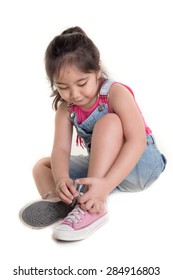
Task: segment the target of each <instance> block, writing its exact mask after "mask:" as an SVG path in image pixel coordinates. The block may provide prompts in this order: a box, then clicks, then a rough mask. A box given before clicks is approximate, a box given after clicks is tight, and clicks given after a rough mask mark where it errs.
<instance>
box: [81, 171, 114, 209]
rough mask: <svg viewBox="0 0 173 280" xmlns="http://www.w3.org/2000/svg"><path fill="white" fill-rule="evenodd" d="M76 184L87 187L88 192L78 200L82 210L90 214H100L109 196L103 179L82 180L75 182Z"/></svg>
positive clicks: (90, 178)
mask: <svg viewBox="0 0 173 280" xmlns="http://www.w3.org/2000/svg"><path fill="white" fill-rule="evenodd" d="M76 183H77V184H83V185H88V186H89V188H88V191H87V192H86V193H85V194H83V195H82V196H81V197H79V198H78V202H79V203H80V205H81V208H82V209H83V210H88V211H89V212H90V213H101V212H102V211H103V210H104V208H105V200H106V198H107V196H108V194H109V192H108V190H107V182H106V180H105V178H96V177H89V178H82V179H77V180H76Z"/></svg>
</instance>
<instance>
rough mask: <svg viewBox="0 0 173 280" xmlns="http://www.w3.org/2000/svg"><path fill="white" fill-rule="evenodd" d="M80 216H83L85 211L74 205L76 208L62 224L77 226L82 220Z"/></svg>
mask: <svg viewBox="0 0 173 280" xmlns="http://www.w3.org/2000/svg"><path fill="white" fill-rule="evenodd" d="M82 216H85V211H83V210H82V209H81V208H80V206H79V205H76V207H75V208H74V209H73V210H72V211H71V212H70V213H69V214H68V215H67V217H66V218H65V219H64V222H74V223H76V224H77V223H79V221H81V220H82Z"/></svg>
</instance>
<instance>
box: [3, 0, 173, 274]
mask: <svg viewBox="0 0 173 280" xmlns="http://www.w3.org/2000/svg"><path fill="white" fill-rule="evenodd" d="M171 2H172V1H171V0H170V1H169V0H164V1H161V0H157V1H156V0H145V1H144V0H143V1H139V0H130V1H128V0H119V1H118V0H107V1H102V0H100V1H97V0H95V1H93V0H87V1H80V0H73V1H71V0H63V1H59V0H42V1H35V0H28V1H27V0H25V1H22V0H16V1H12V0H11V1H10V0H4V1H1V2H0V39H1V42H0V80H1V82H0V90H1V93H0V98H1V102H0V131H1V136H0V141H1V145H0V156H1V161H0V163H1V175H0V176H1V203H0V210H1V211H0V213H1V240H0V242H1V243H2V244H1V247H0V248H1V249H0V254H1V255H2V256H1V262H2V265H1V267H2V268H1V275H3V276H4V278H3V279H13V278H15V276H13V269H14V268H17V267H18V266H19V265H20V266H21V267H22V268H30V267H31V266H32V267H35V266H36V267H38V268H52V267H54V266H56V267H59V268H66V267H67V266H68V265H70V266H71V267H74V268H97V269H98V270H101V269H103V271H104V272H103V273H102V274H100V275H99V276H95V279H96V278H97V279H105V274H106V267H108V266H112V267H113V266H118V267H121V266H130V267H132V266H135V267H136V268H137V267H140V266H141V267H142V266H154V267H155V266H160V267H161V275H160V276H156V277H154V276H152V279H171V276H172V272H171V266H172V262H171V259H172V249H173V246H172V245H173V243H172V236H173V232H172V228H171V226H172V213H173V206H172V194H173V190H172V180H171V175H172V174H171V168H172V167H171V166H172V119H173V113H172V111H173V110H172V94H173V87H172V74H173V54H172V50H173V40H172V33H173V30H172V26H173V17H172V14H173V8H172V5H171V4H172V3H171ZM75 25H79V26H81V27H82V28H83V29H84V30H85V31H86V33H87V34H88V36H89V37H90V38H91V39H93V41H94V42H95V44H96V45H97V46H98V48H99V49H100V52H101V58H102V62H103V64H104V66H105V68H106V69H107V71H108V74H109V75H110V76H111V77H112V78H114V79H115V80H117V81H120V82H123V83H125V84H127V85H129V86H130V87H131V88H132V89H133V91H134V92H135V96H136V99H137V102H138V103H139V105H140V108H141V110H142V112H143V114H144V116H145V119H146V121H147V123H148V124H149V126H150V127H151V128H152V130H153V133H154V135H155V137H156V140H157V144H158V146H159V148H160V149H161V151H162V152H163V153H164V154H165V155H166V157H167V159H168V166H167V168H166V171H165V172H164V173H163V174H162V175H161V177H160V179H159V180H158V181H157V182H156V183H154V185H153V186H152V187H151V188H149V189H148V190H146V191H144V192H142V193H134V194H113V195H111V196H110V197H109V199H108V208H109V213H110V221H109V223H108V224H107V225H106V226H104V227H103V228H101V229H100V230H99V231H97V232H96V233H95V234H94V235H93V236H91V237H90V238H88V239H86V240H84V241H81V242H74V243H63V242H55V241H54V240H53V239H52V237H51V235H52V229H53V227H50V228H47V229H44V230H32V229H30V228H27V227H25V226H24V225H23V224H22V223H21V222H20V220H19V219H18V211H19V209H20V208H21V207H23V205H25V204H26V203H28V202H30V201H32V200H36V199H39V195H38V192H37V190H36V188H35V185H34V181H33V178H32V167H33V165H34V163H35V162H36V161H37V160H38V159H39V158H41V157H44V156H48V155H50V153H51V147H52V141H53V131H54V111H53V110H52V109H51V102H52V100H51V98H50V97H49V94H50V88H49V84H48V82H47V79H46V74H45V71H44V52H45V49H46V47H47V45H48V43H49V42H50V40H52V39H53V37H54V36H56V35H58V34H59V33H61V32H62V31H63V30H64V29H66V28H68V27H71V26H75ZM73 152H74V153H83V150H81V149H80V148H76V147H75V146H74V147H73ZM120 276H121V275H120ZM120 276H117V278H116V279H122V277H120ZM49 277H50V278H51V279H56V278H57V277H58V276H54V277H53V276H45V279H49ZM90 277H91V276H90ZM90 277H89V276H85V277H84V276H83V278H84V279H90ZM106 277H107V278H108V276H106ZM112 277H113V276H112ZM37 278H38V276H35V277H34V276H32V279H37ZM42 278H43V279H44V277H43V276H42ZM69 278H70V276H69ZM75 278H77V276H76V277H75ZM92 278H94V277H92ZM126 278H128V279H131V278H132V279H134V276H131V277H130V276H128V277H126ZM141 278H142V277H141ZM16 279H26V276H23V277H22V276H20V277H19V276H18V277H17V278H16ZM27 279H30V278H27ZM67 279H68V278H67Z"/></svg>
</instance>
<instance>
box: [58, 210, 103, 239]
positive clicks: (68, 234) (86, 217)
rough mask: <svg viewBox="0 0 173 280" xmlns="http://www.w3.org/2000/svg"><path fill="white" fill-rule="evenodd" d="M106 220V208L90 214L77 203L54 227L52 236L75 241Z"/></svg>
mask: <svg viewBox="0 0 173 280" xmlns="http://www.w3.org/2000/svg"><path fill="white" fill-rule="evenodd" d="M107 220H108V213H107V210H104V212H102V213H96V214H90V213H89V212H88V211H84V210H82V209H81V208H80V206H79V205H76V207H75V208H74V209H73V210H72V211H71V212H70V213H69V214H68V215H67V217H66V218H65V219H64V220H63V221H62V222H61V223H60V224H59V225H58V226H57V227H56V229H55V231H54V234H53V237H54V238H55V239H59V240H64V241H75V240H81V239H84V238H87V237H88V236H90V235H91V234H92V233H93V232H95V231H96V230H97V229H98V228H99V227H101V226H102V225H104V224H105V223H106V222H107Z"/></svg>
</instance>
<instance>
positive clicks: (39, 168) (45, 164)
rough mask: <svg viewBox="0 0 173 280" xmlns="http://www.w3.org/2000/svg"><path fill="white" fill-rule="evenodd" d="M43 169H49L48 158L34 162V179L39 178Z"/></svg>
mask: <svg viewBox="0 0 173 280" xmlns="http://www.w3.org/2000/svg"><path fill="white" fill-rule="evenodd" d="M45 167H48V168H51V165H50V158H42V159H40V160H38V161H37V162H36V164H35V165H34V167H33V170H32V174H33V176H34V178H35V177H37V176H40V174H41V173H42V172H43V170H44V168H45Z"/></svg>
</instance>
